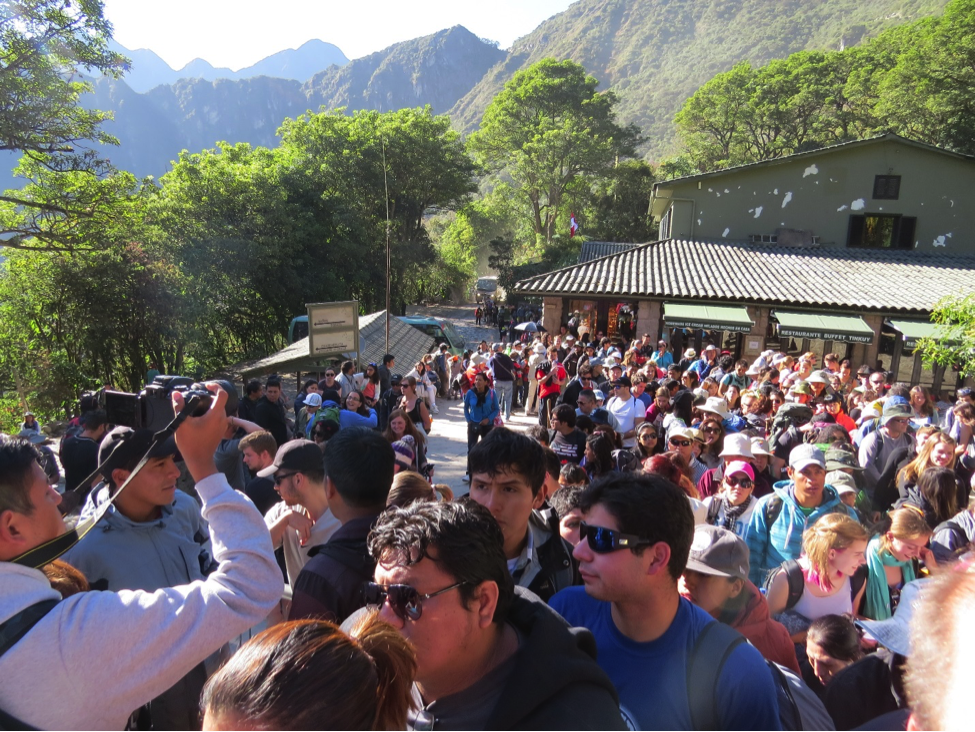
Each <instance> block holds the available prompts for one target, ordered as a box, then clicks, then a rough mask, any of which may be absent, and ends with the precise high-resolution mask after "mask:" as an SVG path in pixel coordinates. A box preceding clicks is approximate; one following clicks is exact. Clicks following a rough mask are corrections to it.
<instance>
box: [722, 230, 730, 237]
mask: <svg viewBox="0 0 975 732" xmlns="http://www.w3.org/2000/svg"><path fill="white" fill-rule="evenodd" d="M730 233H731V229H725V230H724V231H722V232H721V236H723V237H724V238H725V239H727V238H728V234H730Z"/></svg>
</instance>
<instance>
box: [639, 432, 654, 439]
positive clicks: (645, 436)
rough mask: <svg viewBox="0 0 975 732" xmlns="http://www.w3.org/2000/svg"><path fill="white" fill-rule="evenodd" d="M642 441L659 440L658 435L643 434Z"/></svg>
mask: <svg viewBox="0 0 975 732" xmlns="http://www.w3.org/2000/svg"><path fill="white" fill-rule="evenodd" d="M640 439H641V440H656V439H657V433H656V432H642V433H641V434H640Z"/></svg>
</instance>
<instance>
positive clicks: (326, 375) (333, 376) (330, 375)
mask: <svg viewBox="0 0 975 732" xmlns="http://www.w3.org/2000/svg"><path fill="white" fill-rule="evenodd" d="M329 377H331V378H333V379H334V378H335V374H325V378H326V379H327V378H329Z"/></svg>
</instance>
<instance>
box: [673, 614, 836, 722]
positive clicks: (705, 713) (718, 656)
mask: <svg viewBox="0 0 975 732" xmlns="http://www.w3.org/2000/svg"><path fill="white" fill-rule="evenodd" d="M747 642H748V641H747V640H746V639H745V637H744V636H743V635H742V634H741V633H739V632H738V631H737V630H735V629H734V628H732V627H731V626H729V625H725V624H724V623H718V622H714V623H710V624H708V625H707V626H705V628H704V630H703V631H702V633H701V635H700V636H698V639H697V642H696V643H695V644H694V648H693V650H692V651H691V655H690V658H689V659H688V662H687V701H688V705H689V707H690V712H691V729H695V730H711V729H721V727H720V726H719V724H718V722H719V719H718V679H720V678H721V672H722V671H723V670H724V665H725V663H726V662H727V661H728V658H729V657H730V656H731V654H732V653H733V652H734V650H735V649H736V648H737V647H738V646H740V645H741V644H742V643H747ZM765 663H766V665H768V667H769V672H770V673H771V675H772V681H773V682H774V683H775V695H776V700H777V702H778V707H779V722H780V723H781V725H782V729H784V730H802V729H817V730H826V729H834V727H833V725H832V723H831V722H832V720H831V719H830V716H829V714H828V713H827V711H826V707H825V706H823V703H822V702H821V701H820V700H819V699H818V697H816V695H815V694H814V693H813V692H812V691H810V690H809V689H808V687H806V686H805V684H804V683H803V681H802V679H800V678H798V677H797V676H796V675H795V674H794V673H792V672H791V671H789V670H788V669H785V668H783V667H781V666H779V665H778V664H776V663H773V662H772V661H768V660H766V661H765Z"/></svg>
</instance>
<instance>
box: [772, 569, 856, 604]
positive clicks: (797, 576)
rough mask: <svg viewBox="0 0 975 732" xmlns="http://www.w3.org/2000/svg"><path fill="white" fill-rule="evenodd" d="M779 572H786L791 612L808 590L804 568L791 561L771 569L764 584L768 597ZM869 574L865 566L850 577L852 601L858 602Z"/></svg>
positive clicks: (787, 601)
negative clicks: (803, 573) (858, 594)
mask: <svg viewBox="0 0 975 732" xmlns="http://www.w3.org/2000/svg"><path fill="white" fill-rule="evenodd" d="M779 570H782V571H784V572H785V577H786V579H787V580H788V582H789V598H788V599H787V600H786V603H785V609H786V610H791V609H792V608H794V607H795V606H796V603H798V602H799V600H800V599H801V598H802V593H803V592H805V589H806V582H805V578H804V577H803V576H802V567H800V566H799V562H797V561H796V560H795V559H789V560H788V561H786V562H783V563H782V564H781V565H779V566H778V567H776V568H775V569H770V570H769V572H768V574H767V575H766V576H765V581H764V582H763V583H762V590H763V593H764V594H765V595H766V596H768V591H769V590H770V589H771V588H772V581H773V580H774V579H775V578H776V576H778V574H779ZM868 573H869V570H868V569H867V565H865V564H864V565H861V566H860V567H858V568H857V571H856V572H854V573H853V576H852V577H850V599H851V600H856V596H857V593H858V592H860V590H861V588H862V587H863V585H864V583H866V581H867V574H868ZM855 609H856V608H854V610H855Z"/></svg>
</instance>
